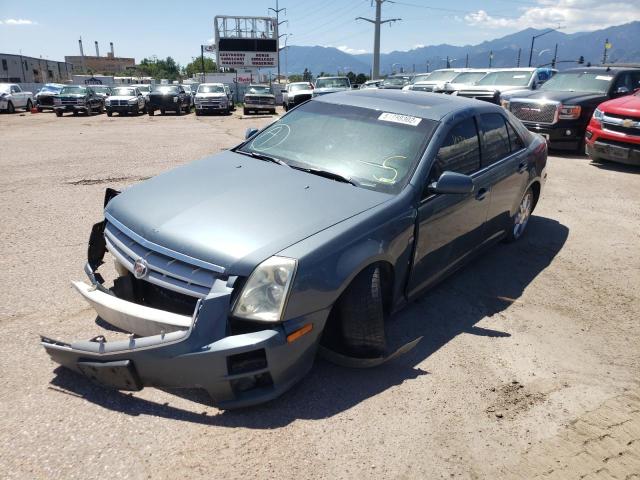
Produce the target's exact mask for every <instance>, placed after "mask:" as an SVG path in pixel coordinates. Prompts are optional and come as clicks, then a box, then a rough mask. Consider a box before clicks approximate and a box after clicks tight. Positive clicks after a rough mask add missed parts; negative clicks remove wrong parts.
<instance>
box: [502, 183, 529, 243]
mask: <svg viewBox="0 0 640 480" xmlns="http://www.w3.org/2000/svg"><path fill="white" fill-rule="evenodd" d="M534 201H535V197H534V195H533V190H531V188H528V189H527V191H526V192H524V195H523V196H522V200H520V205H519V206H518V211H517V212H516V214H515V215H514V216H513V217H512V218H511V228H509V232H508V234H507V238H506V239H505V241H506V242H509V243H510V242H515V241H516V240H518V239H520V238H522V235H524V232H525V229H526V228H527V224H528V223H529V219H530V218H531V212H533V203H534Z"/></svg>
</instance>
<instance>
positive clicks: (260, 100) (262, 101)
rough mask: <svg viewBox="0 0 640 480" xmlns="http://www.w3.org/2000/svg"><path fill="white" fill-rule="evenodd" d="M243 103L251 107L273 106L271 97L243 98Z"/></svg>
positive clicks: (273, 101)
mask: <svg viewBox="0 0 640 480" xmlns="http://www.w3.org/2000/svg"><path fill="white" fill-rule="evenodd" d="M244 100H245V103H250V104H251V105H273V104H274V103H275V100H274V99H273V97H245V99H244Z"/></svg>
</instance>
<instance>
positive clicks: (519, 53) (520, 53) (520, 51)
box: [516, 48, 522, 67]
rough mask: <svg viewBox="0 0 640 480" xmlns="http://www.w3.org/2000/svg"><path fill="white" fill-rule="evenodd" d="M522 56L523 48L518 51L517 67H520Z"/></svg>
mask: <svg viewBox="0 0 640 480" xmlns="http://www.w3.org/2000/svg"><path fill="white" fill-rule="evenodd" d="M520 55H522V48H519V49H518V61H517V62H516V67H519V66H520Z"/></svg>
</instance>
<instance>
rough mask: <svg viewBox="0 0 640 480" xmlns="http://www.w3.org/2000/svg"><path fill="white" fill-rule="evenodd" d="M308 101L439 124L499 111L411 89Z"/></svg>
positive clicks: (471, 101) (341, 94)
mask: <svg viewBox="0 0 640 480" xmlns="http://www.w3.org/2000/svg"><path fill="white" fill-rule="evenodd" d="M312 101H314V102H324V103H333V104H336V105H349V106H352V107H360V108H368V109H371V110H379V111H387V112H392V113H398V114H400V115H410V116H413V117H420V118H425V119H428V120H435V121H439V120H441V119H442V118H443V117H445V116H447V115H449V114H450V113H454V112H463V111H468V110H473V111H474V112H475V111H477V110H485V111H496V112H500V111H502V108H501V107H499V106H498V105H494V104H492V103H488V102H481V101H478V100H474V99H470V98H464V97H458V96H452V95H442V94H439V93H424V92H414V91H411V90H389V89H386V90H385V89H382V90H379V89H365V90H351V91H345V92H336V93H332V94H331V95H322V96H319V97H316V98H314V99H313V100H312Z"/></svg>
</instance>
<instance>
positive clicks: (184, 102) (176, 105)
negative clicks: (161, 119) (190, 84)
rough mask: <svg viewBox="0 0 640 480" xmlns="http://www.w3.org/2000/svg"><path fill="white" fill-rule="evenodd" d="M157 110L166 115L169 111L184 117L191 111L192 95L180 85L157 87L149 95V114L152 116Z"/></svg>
mask: <svg viewBox="0 0 640 480" xmlns="http://www.w3.org/2000/svg"><path fill="white" fill-rule="evenodd" d="M156 110H160V115H164V114H165V113H166V111H167V110H169V111H171V112H176V115H182V112H183V111H184V112H185V113H189V112H190V111H191V95H190V94H188V93H187V92H185V91H184V88H182V87H181V86H180V85H156V86H155V87H154V88H153V90H152V91H151V93H150V94H149V103H148V104H147V113H148V114H149V115H151V116H153V114H154V113H155V111H156Z"/></svg>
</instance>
